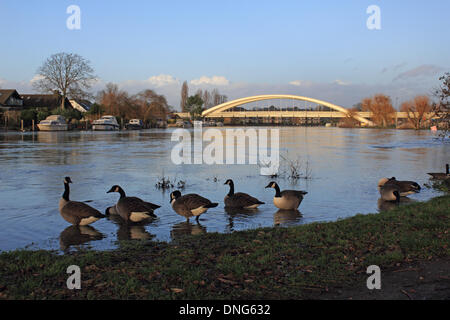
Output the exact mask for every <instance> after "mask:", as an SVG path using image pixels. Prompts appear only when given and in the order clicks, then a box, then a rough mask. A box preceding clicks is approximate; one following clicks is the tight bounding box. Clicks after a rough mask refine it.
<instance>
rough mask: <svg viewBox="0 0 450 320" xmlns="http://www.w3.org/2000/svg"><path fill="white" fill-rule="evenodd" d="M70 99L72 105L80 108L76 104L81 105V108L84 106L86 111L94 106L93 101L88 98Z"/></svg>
mask: <svg viewBox="0 0 450 320" xmlns="http://www.w3.org/2000/svg"><path fill="white" fill-rule="evenodd" d="M69 101H70V103H71V104H72V107H74V108H75V109H78V108H77V106H76V104H78V105H80V106H81V108H83V109H84V110H85V111H89V110H90V109H91V106H92V103H91V102H90V101H88V100H80V99H71V100H69ZM80 111H81V110H80Z"/></svg>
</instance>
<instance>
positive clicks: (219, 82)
mask: <svg viewBox="0 0 450 320" xmlns="http://www.w3.org/2000/svg"><path fill="white" fill-rule="evenodd" d="M190 83H191V84H193V85H194V86H200V85H212V86H227V85H229V84H230V81H229V80H228V79H227V78H225V77H222V76H212V77H211V78H210V77H207V76H202V77H200V79H194V80H191V82H190Z"/></svg>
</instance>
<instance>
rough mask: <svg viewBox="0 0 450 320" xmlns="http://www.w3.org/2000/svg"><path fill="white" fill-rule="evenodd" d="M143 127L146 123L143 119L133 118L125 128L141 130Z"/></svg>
mask: <svg viewBox="0 0 450 320" xmlns="http://www.w3.org/2000/svg"><path fill="white" fill-rule="evenodd" d="M143 127H144V123H143V122H142V120H141V119H131V120H130V121H128V123H127V124H126V125H125V128H127V130H141V129H142V128H143Z"/></svg>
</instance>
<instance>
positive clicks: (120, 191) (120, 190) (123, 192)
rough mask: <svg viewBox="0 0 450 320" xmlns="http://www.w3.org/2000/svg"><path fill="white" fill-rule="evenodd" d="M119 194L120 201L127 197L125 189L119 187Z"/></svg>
mask: <svg viewBox="0 0 450 320" xmlns="http://www.w3.org/2000/svg"><path fill="white" fill-rule="evenodd" d="M119 193H120V199H122V198H125V197H126V194H125V191H123V189H122V188H120V187H119Z"/></svg>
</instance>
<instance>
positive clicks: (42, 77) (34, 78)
mask: <svg viewBox="0 0 450 320" xmlns="http://www.w3.org/2000/svg"><path fill="white" fill-rule="evenodd" d="M42 79H44V76H42V75H40V74H36V75H35V76H34V77H33V78H32V79H31V80H30V83H31V84H33V83H34V82H36V81H39V80H42Z"/></svg>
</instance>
